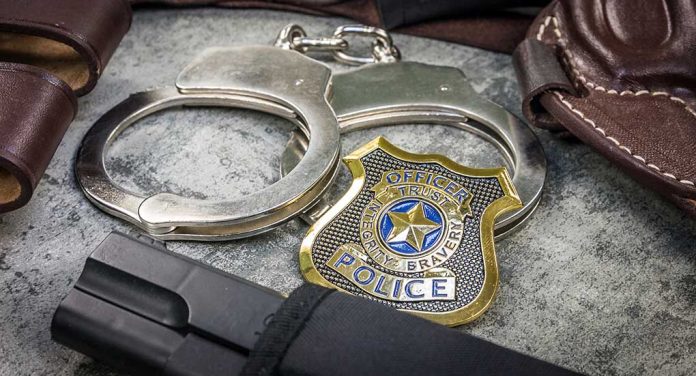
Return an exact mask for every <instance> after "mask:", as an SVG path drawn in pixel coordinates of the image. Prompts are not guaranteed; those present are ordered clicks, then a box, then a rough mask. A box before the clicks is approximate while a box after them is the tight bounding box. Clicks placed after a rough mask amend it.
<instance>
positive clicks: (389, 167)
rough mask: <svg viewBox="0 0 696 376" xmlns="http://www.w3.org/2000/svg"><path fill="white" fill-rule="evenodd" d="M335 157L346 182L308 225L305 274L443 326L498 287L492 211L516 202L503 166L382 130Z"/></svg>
mask: <svg viewBox="0 0 696 376" xmlns="http://www.w3.org/2000/svg"><path fill="white" fill-rule="evenodd" d="M344 162H345V164H346V165H347V166H348V168H349V169H350V172H351V174H352V175H353V183H352V185H351V187H350V189H349V190H348V192H347V193H346V194H345V196H343V197H342V198H341V199H340V200H339V201H338V203H337V204H336V205H334V206H333V207H332V208H331V209H330V210H329V211H328V212H326V214H324V215H323V216H322V217H321V218H320V219H319V220H318V221H317V222H316V223H315V224H314V225H313V226H312V227H311V228H310V229H309V231H308V233H307V236H306V237H305V239H304V241H303V243H302V247H301V250H300V268H301V270H302V274H303V275H304V277H305V278H306V279H307V280H308V281H309V282H312V283H315V284H319V285H323V286H326V287H330V288H337V289H340V290H342V291H345V292H348V293H352V294H355V295H359V296H362V297H365V298H368V299H372V300H376V301H380V302H382V303H384V304H387V305H389V306H391V307H394V308H397V309H399V310H403V311H406V312H410V313H413V314H415V315H418V316H421V317H424V318H426V319H430V320H433V321H436V322H439V323H441V324H445V325H449V326H455V325H460V324H464V323H467V322H470V321H472V320H474V319H476V318H477V317H479V316H480V315H481V314H483V312H484V311H485V310H486V309H487V308H488V307H489V306H490V304H491V302H492V301H493V298H494V295H495V292H496V290H497V287H498V265H497V261H496V256H495V249H494V245H493V225H494V220H495V218H496V217H497V216H498V215H499V214H501V213H503V212H506V211H509V210H513V209H518V208H520V207H521V206H522V203H521V202H520V199H519V197H518V195H517V192H516V190H515V188H514V186H513V185H512V183H511V180H510V178H509V176H508V173H507V171H506V169H505V168H492V169H473V168H468V167H464V166H461V165H459V164H457V163H455V162H453V161H452V160H450V159H448V158H446V157H444V156H441V155H435V154H412V153H409V152H407V151H404V150H401V149H399V148H397V147H396V146H394V145H392V144H390V143H389V142H388V141H387V140H386V139H384V138H382V137H379V138H377V139H375V140H373V141H371V142H370V143H368V144H366V145H364V146H363V147H361V148H360V149H358V150H356V151H355V152H353V153H352V154H350V155H349V156H347V157H346V158H344Z"/></svg>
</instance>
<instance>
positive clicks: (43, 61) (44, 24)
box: [0, 0, 132, 95]
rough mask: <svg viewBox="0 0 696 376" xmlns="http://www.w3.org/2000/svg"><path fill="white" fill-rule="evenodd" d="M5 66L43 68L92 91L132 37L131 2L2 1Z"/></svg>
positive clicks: (0, 52) (0, 45)
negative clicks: (122, 43)
mask: <svg viewBox="0 0 696 376" xmlns="http://www.w3.org/2000/svg"><path fill="white" fill-rule="evenodd" d="M0 9H2V11H0V61H6V62H16V63H24V64H29V65H33V66H37V67H41V68H43V69H45V70H47V71H49V72H51V73H53V74H54V75H55V76H57V77H59V78H60V79H61V80H63V81H65V82H66V83H68V85H69V86H70V87H71V88H72V89H73V90H74V91H75V92H76V94H77V95H83V94H86V93H87V92H89V91H90V90H92V88H93V87H94V85H95V84H96V83H97V79H98V78H99V76H100V75H101V73H102V72H103V70H104V67H105V66H106V64H107V63H108V61H109V59H110V58H111V55H112V54H113V52H114V51H115V50H116V47H118V44H119V43H120V41H121V39H122V38H123V36H124V35H125V33H126V32H127V31H128V28H129V27H130V22H131V16H132V15H131V10H130V5H129V4H128V3H127V2H126V1H125V0H21V1H18V0H0Z"/></svg>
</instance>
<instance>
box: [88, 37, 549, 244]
mask: <svg viewBox="0 0 696 376" xmlns="http://www.w3.org/2000/svg"><path fill="white" fill-rule="evenodd" d="M348 35H358V36H368V37H371V38H374V42H373V44H372V56H369V57H362V56H356V55H351V54H349V51H350V49H349V46H348V42H347V41H346V39H345V37H346V36H348ZM314 50H320V51H331V53H332V54H333V56H334V58H335V59H336V60H338V61H339V62H343V63H347V64H352V65H361V64H365V66H363V67H361V68H358V69H356V70H353V71H349V72H347V73H341V74H336V75H332V74H331V70H330V69H329V68H328V67H327V66H326V65H324V64H323V63H320V62H318V61H316V60H313V59H311V58H309V57H306V56H304V54H305V53H306V52H309V51H314ZM399 60H400V56H399V52H398V49H397V48H396V47H394V44H393V42H392V39H391V37H390V36H389V34H387V33H386V31H384V30H382V29H378V28H374V27H367V26H343V27H339V28H338V29H337V30H336V32H335V33H334V35H333V36H332V37H329V38H310V37H308V36H307V34H306V33H305V32H304V31H303V30H302V28H300V27H299V26H297V25H289V26H287V27H286V28H284V29H283V31H282V32H281V33H280V34H279V36H278V38H277V40H276V43H275V47H270V46H246V47H225V48H212V49H208V50H206V51H204V52H203V53H202V54H201V55H200V56H199V57H198V58H196V59H195V60H194V61H193V62H192V63H191V64H190V65H189V66H188V67H186V68H185V69H184V70H183V71H182V72H181V74H180V75H179V77H178V78H177V80H176V87H175V88H165V89H159V90H153V91H147V92H141V93H137V94H134V95H132V96H130V97H129V98H128V99H126V100H125V101H123V102H121V103H120V104H118V105H117V106H116V107H114V108H113V109H112V110H111V111H109V112H108V113H106V114H105V115H104V116H103V117H102V118H101V119H99V120H98V121H97V122H96V123H95V124H94V126H93V127H92V128H91V129H90V130H89V132H88V133H87V135H86V136H85V138H84V139H83V141H82V145H81V148H80V151H79V153H78V157H77V164H76V175H77V180H78V182H79V184H80V187H81V188H82V190H83V192H84V193H85V195H86V196H87V197H88V199H89V200H90V201H91V202H93V203H94V204H95V205H96V206H97V207H99V208H100V209H102V210H104V211H105V212H107V213H110V214H112V215H114V216H117V217H119V218H122V219H124V220H126V221H128V222H130V223H132V224H134V225H136V226H138V227H140V228H141V229H143V230H144V231H146V232H147V233H149V234H150V235H151V236H153V237H155V238H158V239H162V240H198V241H212V240H228V239H236V238H242V237H247V236H251V235H254V234H259V233H262V232H265V231H268V230H270V229H272V228H274V227H276V226H278V225H280V224H282V223H284V222H286V221H288V220H290V219H292V218H295V217H297V216H299V215H302V216H303V218H304V219H305V220H307V221H308V222H310V223H311V222H313V221H315V220H316V219H317V218H318V216H320V215H321V214H322V213H324V212H325V211H326V210H327V208H328V207H329V204H328V203H327V202H326V200H323V199H322V196H323V194H324V193H325V191H326V190H327V188H328V187H329V186H330V185H331V183H332V182H333V180H334V178H335V176H336V174H337V171H338V161H339V154H340V134H342V133H347V132H352V131H356V130H360V129H366V128H370V127H376V126H383V125H395V124H405V123H431V124H444V125H450V126H453V127H456V128H460V129H463V130H466V131H470V132H473V133H475V134H477V135H479V136H482V137H484V138H485V139H487V140H488V141H490V142H492V143H493V144H494V145H495V146H496V147H497V148H498V149H500V150H501V152H502V154H503V156H504V157H505V160H506V161H507V163H508V167H509V168H510V170H511V173H512V176H513V182H514V184H515V186H516V187H517V190H518V192H519V196H520V198H521V200H522V202H523V203H524V207H523V208H522V209H520V210H518V211H516V212H513V213H511V214H507V215H503V216H501V217H500V218H499V219H498V220H497V221H496V225H495V234H496V236H501V235H503V234H505V233H507V232H509V231H510V230H512V229H513V228H515V227H517V226H518V225H520V224H521V223H522V222H524V221H525V220H526V219H527V218H528V217H529V216H530V215H531V213H532V212H533V211H534V209H535V208H536V206H537V205H538V203H539V200H540V198H541V191H542V188H543V186H544V181H545V178H546V159H545V156H544V152H543V149H542V147H541V144H540V143H539V140H538V139H537V137H536V136H535V134H534V133H533V132H532V131H531V129H530V128H529V127H528V126H526V125H525V124H523V123H522V122H520V121H519V120H518V119H517V118H516V117H515V116H513V115H512V114H510V113H509V112H507V111H505V110H504V109H503V108H501V107H499V106H497V105H495V104H493V103H492V102H490V101H488V100H486V99H484V98H482V97H481V96H479V95H478V94H477V93H476V92H475V91H474V90H473V88H472V87H471V86H470V84H469V83H468V82H467V81H466V79H465V77H464V75H463V74H462V72H461V71H459V70H458V69H456V68H450V67H440V66H432V65H426V64H421V63H414V62H399ZM175 106H223V107H237V108H246V109H253V110H258V111H262V112H267V113H271V114H274V115H277V116H280V117H283V118H285V119H288V120H289V121H291V122H293V123H294V124H296V125H297V127H298V130H297V131H295V132H294V133H293V135H292V137H291V139H290V141H289V143H288V148H287V149H286V151H285V152H284V154H283V158H282V166H281V172H282V175H283V177H282V178H281V179H280V180H279V181H277V182H276V183H274V184H272V185H271V186H269V187H267V188H265V189H262V190H260V191H257V192H255V193H253V194H250V195H247V196H244V197H241V198H238V199H235V200H229V201H208V200H200V199H191V198H185V197H181V196H179V195H175V194H172V193H157V194H154V195H152V196H149V197H145V196H142V195H139V194H136V193H133V192H130V191H128V190H126V189H125V188H123V187H120V186H118V185H116V184H115V183H114V181H113V180H112V179H111V178H110V177H109V175H108V173H107V170H106V166H105V155H106V150H107V148H108V146H109V145H110V144H111V143H112V142H113V141H114V140H115V139H116V137H118V135H119V134H120V133H121V132H122V131H123V130H124V129H126V128H127V127H129V126H130V125H132V124H133V123H135V122H136V121H138V120H139V119H142V118H144V117H146V116H148V115H150V114H153V113H155V112H157V111H160V110H163V109H167V108H171V107H175Z"/></svg>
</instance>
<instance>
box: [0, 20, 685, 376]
mask: <svg viewBox="0 0 696 376" xmlns="http://www.w3.org/2000/svg"><path fill="white" fill-rule="evenodd" d="M289 22H298V23H301V24H303V25H305V26H306V28H307V29H308V31H309V32H310V33H323V34H326V33H329V32H330V31H332V30H333V28H334V27H336V26H338V25H341V24H346V23H348V22H349V21H347V20H342V19H335V18H314V17H309V16H303V15H297V14H291V13H281V12H270V11H256V10H245V11H239V10H221V9H187V10H177V11H173V10H145V11H142V10H141V11H137V12H136V14H135V19H134V23H133V27H132V30H131V32H130V33H129V34H128V35H127V37H126V38H125V40H124V42H123V43H122V45H121V47H120V48H119V49H118V51H117V52H116V54H115V56H114V58H113V60H112V61H111V63H110V65H109V67H108V69H107V70H106V72H105V73H104V76H103V77H102V79H101V81H100V82H99V85H98V86H97V88H96V89H95V91H94V92H93V93H91V94H90V95H88V96H86V97H84V98H82V99H81V100H80V112H79V115H78V116H77V119H76V120H75V122H74V123H73V125H72V126H71V128H70V129H69V130H68V132H67V134H66V136H65V139H64V140H63V143H62V144H61V146H60V148H59V150H58V152H57V154H56V156H55V158H54V159H53V161H52V162H51V165H50V167H49V168H48V171H47V174H46V176H45V177H44V178H43V180H42V182H41V185H40V187H39V189H38V191H37V192H36V195H35V197H34V199H33V200H32V202H31V203H30V204H29V205H28V206H27V207H25V208H23V209H22V210H19V211H17V212H14V213H10V214H6V215H3V216H1V217H0V337H1V339H0V375H3V376H4V375H112V374H117V373H115V372H114V371H113V370H112V369H110V368H109V367H106V366H104V365H100V364H98V363H95V362H93V361H92V360H90V359H88V358H85V357H83V356H82V355H80V354H78V353H75V352H73V351H70V350H68V349H66V348H63V347H61V346H59V345H57V344H55V343H53V342H51V340H50V333H49V324H50V320H51V316H52V314H53V310H54V309H55V307H56V306H57V305H58V303H59V302H60V300H61V299H62V298H63V297H64V296H65V294H66V293H67V292H68V290H69V289H70V287H71V285H72V284H73V283H74V281H75V279H76V278H77V277H78V275H79V273H80V271H81V269H82V265H83V263H84V260H85V258H86V257H87V255H88V254H89V253H90V251H91V250H92V249H94V247H95V246H96V245H97V244H99V242H100V241H101V240H102V239H103V238H104V237H105V236H106V235H107V234H108V233H109V232H110V231H111V230H121V231H132V228H131V227H129V226H128V225H125V224H124V223H122V222H121V221H119V220H116V219H114V218H112V217H110V216H108V215H105V214H104V213H102V212H100V211H99V210H97V209H96V208H95V207H93V206H92V205H90V204H89V202H88V201H87V200H86V199H85V198H84V197H83V196H82V194H81V193H80V191H79V189H78V187H77V184H76V182H75V179H74V177H73V162H74V158H75V152H76V150H77V147H78V145H79V143H80V140H81V139H82V136H83V135H84V134H85V132H86V131H87V129H88V128H89V127H90V125H91V124H92V123H93V122H94V121H95V120H96V119H98V118H99V116H100V115H101V114H103V113H104V112H105V111H107V110H108V109H109V108H111V107H112V106H114V105H115V104H117V103H118V102H120V101H121V100H123V99H125V98H126V97H127V96H128V94H129V93H132V92H136V91H141V90H145V89H148V88H153V87H161V86H166V85H170V84H171V83H172V82H173V81H174V79H175V77H176V75H177V72H178V71H179V70H180V69H181V68H183V67H184V66H185V65H186V63H187V62H188V61H190V60H191V59H192V58H193V57H194V56H195V55H196V53H197V52H199V51H200V50H201V49H202V48H204V47H206V46H220V45H241V44H265V43H269V42H270V41H271V40H272V39H273V37H274V36H275V34H276V33H277V31H278V30H279V29H280V28H281V27H282V26H283V25H285V24H286V23H289ZM396 41H397V43H398V44H399V45H400V47H401V50H402V52H403V55H404V57H405V58H406V59H408V60H413V61H420V62H425V63H432V64H444V65H451V66H456V67H458V68H460V69H462V70H463V71H464V72H465V73H466V74H467V75H468V76H469V77H470V78H471V80H472V83H473V85H474V87H475V89H476V90H477V91H479V92H481V93H482V94H483V95H484V96H486V97H488V98H490V99H492V100H494V101H496V102H498V103H500V104H501V105H503V106H504V107H506V108H508V109H510V110H512V111H513V112H515V113H518V114H519V106H520V103H519V99H518V92H517V86H516V83H515V80H514V73H513V70H512V67H511V61H510V57H509V56H506V55H501V54H496V53H491V52H486V51H481V50H478V49H474V48H469V47H465V46H459V45H454V44H449V43H444V42H437V41H432V40H427V39H420V38H414V37H406V36H396ZM336 68H337V69H345V68H341V67H336ZM289 130H290V128H289V125H287V124H285V123H284V121H282V120H279V119H276V118H273V117H271V116H268V115H263V114H257V113H253V112H248V111H236V110H216V109H199V110H187V111H182V110H175V111H169V112H167V113H163V114H160V115H156V116H153V117H150V118H148V119H146V120H144V121H142V122H141V123H139V124H137V125H136V126H135V127H134V128H132V129H130V130H128V131H127V132H125V134H124V135H123V137H122V138H121V139H119V140H118V141H117V142H116V143H115V145H114V147H113V149H112V151H111V153H110V154H109V157H108V166H109V170H110V172H111V173H112V174H113V175H114V177H115V178H116V179H117V180H118V181H119V182H121V183H122V184H124V185H126V186H128V187H130V188H131V189H134V190H137V191H140V192H150V193H152V192H156V191H172V192H178V193H182V194H186V195H189V196H191V197H199V198H205V197H209V198H225V197H227V198H229V197H233V196H235V195H240V194H245V193H248V192H252V191H254V190H256V189H259V188H260V187H263V186H266V185H268V184H270V183H272V182H273V181H275V180H277V179H278V178H279V174H278V165H279V157H280V153H281V151H282V149H283V147H284V144H285V141H286V140H287V137H288V135H289ZM537 133H538V134H539V136H540V138H541V140H542V143H543V145H544V147H545V149H546V152H547V155H548V157H549V176H548V185H547V187H546V191H545V194H544V198H543V201H542V203H541V205H540V206H539V209H538V210H537V213H536V214H535V215H534V216H533V217H532V218H531V219H530V220H529V222H528V224H527V225H526V226H525V227H524V228H522V229H521V230H520V231H518V232H517V233H515V234H513V235H512V236H510V237H508V238H507V239H504V240H503V241H500V242H498V244H497V254H498V260H499V263H500V272H501V275H500V279H501V289H500V293H499V296H498V298H497V300H496V301H495V303H494V304H493V306H492V308H491V309H490V311H488V313H486V314H485V315H484V316H483V317H482V318H481V319H479V320H478V321H476V322H474V323H472V324H469V325H466V326H464V327H461V328H460V329H459V330H462V331H464V332H468V333H472V334H474V335H477V336H480V337H483V338H486V339H488V340H490V341H493V342H495V343H498V344H501V345H504V346H508V347H511V348H513V349H516V350H518V351H521V352H524V353H528V354H532V355H534V356H537V357H540V358H542V359H545V360H548V361H551V362H554V363H558V364H562V365H564V366H566V367H569V368H572V369H574V370H578V371H581V372H584V373H588V374H607V375H633V374H647V375H658V374H660V375H663V374H675V375H676V374H683V375H687V374H695V373H696V249H695V248H696V223H695V222H696V221H693V220H690V219H688V218H687V217H686V216H684V215H683V214H682V213H680V212H679V211H678V210H676V209H675V208H673V207H672V206H671V205H670V204H669V203H667V202H665V201H664V200H663V199H661V198H660V197H659V196H658V195H656V194H654V193H652V192H650V191H648V190H647V189H645V188H642V187H640V186H637V185H635V184H634V183H633V182H632V181H631V179H630V178H628V177H627V176H626V175H625V174H623V173H622V172H620V171H618V170H617V169H616V168H615V167H613V166H612V165H611V164H609V163H608V162H607V161H606V160H604V159H603V158H601V157H600V156H599V155H597V154H596V153H595V152H593V151H592V150H591V149H589V148H588V147H586V146H584V145H582V144H580V143H577V142H572V141H567V140H560V139H557V138H555V137H553V136H552V135H550V134H548V133H546V132H541V131H539V132H537ZM378 135H385V136H387V137H388V138H389V139H390V140H391V141H392V142H393V143H395V144H397V145H399V146H401V147H403V148H406V149H408V150H410V151H413V152H426V151H427V152H436V153H442V154H445V155H448V156H450V157H451V158H453V159H455V160H457V161H459V162H462V163H465V164H469V165H472V166H478V167H485V166H495V165H498V164H500V163H501V159H500V158H499V157H498V156H497V154H496V152H495V149H494V148H493V147H491V146H490V145H487V144H485V143H484V142H483V141H481V140H480V139H478V138H477V137H476V136H473V135H469V134H466V133H462V132H458V131H455V130H450V129H447V128H445V127H433V126H428V125H413V126H406V127H398V128H380V129H374V130H370V131H365V132H360V133H354V134H350V135H348V136H346V137H345V139H344V141H343V148H344V150H343V153H344V154H346V153H347V152H349V151H351V150H353V149H355V148H357V147H358V146H359V145H361V144H363V143H365V142H367V141H369V140H371V139H372V138H374V137H376V136H378ZM348 175H349V174H348V172H347V170H346V169H343V170H342V172H341V176H340V178H339V180H338V182H337V185H336V187H335V188H334V189H333V190H332V195H333V196H334V197H336V196H337V195H340V193H341V192H342V190H343V189H345V187H347V184H348V182H349V181H350V177H349V176H348ZM306 230H307V226H306V225H305V224H303V223H302V222H300V221H298V220H295V221H292V222H290V223H288V224H287V225H284V226H282V227H281V228H279V229H277V230H275V231H273V232H271V233H268V234H266V235H263V236H259V237H256V238H253V239H250V240H242V241H234V242H225V243H215V244H206V243H184V242H175V243H171V244H170V249H172V250H174V251H175V252H179V253H182V254H184V255H187V256H190V257H193V258H196V259H199V260H202V261H203V262H206V263H208V264H211V265H213V266H215V267H218V268H221V269H223V270H225V271H228V272H231V273H235V274H238V275H240V276H243V277H245V278H248V279H250V280H252V281H255V282H258V283H260V284H262V285H266V286H270V287H274V288H276V289H279V290H282V291H283V292H289V291H291V290H292V289H293V288H295V287H297V286H299V285H300V284H301V283H302V280H301V277H300V274H299V271H298V266H297V252H298V248H299V244H300V241H301V239H302V237H303V234H304V232H305V231H306Z"/></svg>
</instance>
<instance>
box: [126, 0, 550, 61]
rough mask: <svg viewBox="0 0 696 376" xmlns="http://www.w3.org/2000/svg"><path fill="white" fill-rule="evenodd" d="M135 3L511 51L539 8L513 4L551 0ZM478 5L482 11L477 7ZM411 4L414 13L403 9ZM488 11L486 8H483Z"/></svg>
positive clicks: (158, 0) (136, 0)
mask: <svg viewBox="0 0 696 376" xmlns="http://www.w3.org/2000/svg"><path fill="white" fill-rule="evenodd" d="M130 2H131V4H134V5H138V4H148V5H152V4H162V5H174V6H180V5H219V6H224V7H232V8H266V9H279V10H287V11H294V12H303V13H308V14H319V15H332V16H340V17H346V18H350V19H352V20H354V21H355V22H358V23H362V24H366V25H371V26H379V27H384V28H389V29H392V30H394V31H396V32H399V33H404V34H411V35H418V36H422V37H427V38H435V39H441V40H444V41H448V42H453V43H460V44H467V45H470V46H474V47H480V48H485V49H488V50H492V51H499V52H505V53H511V52H512V50H514V49H515V46H517V44H518V43H519V42H521V41H522V39H524V34H525V31H526V30H527V29H528V28H529V25H530V23H531V21H532V19H533V16H532V15H531V14H533V13H535V11H536V8H528V9H526V11H524V12H518V11H511V10H509V9H508V7H510V6H515V5H525V6H527V5H535V4H546V3H548V2H549V0H469V1H461V0H429V1H425V2H424V1H422V0H407V1H403V4H402V0H388V1H382V2H383V4H379V3H380V1H379V0H130ZM473 9H477V10H478V11H477V12H471V10H473ZM404 10H408V14H403V13H402V11H404ZM481 11H485V13H481Z"/></svg>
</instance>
